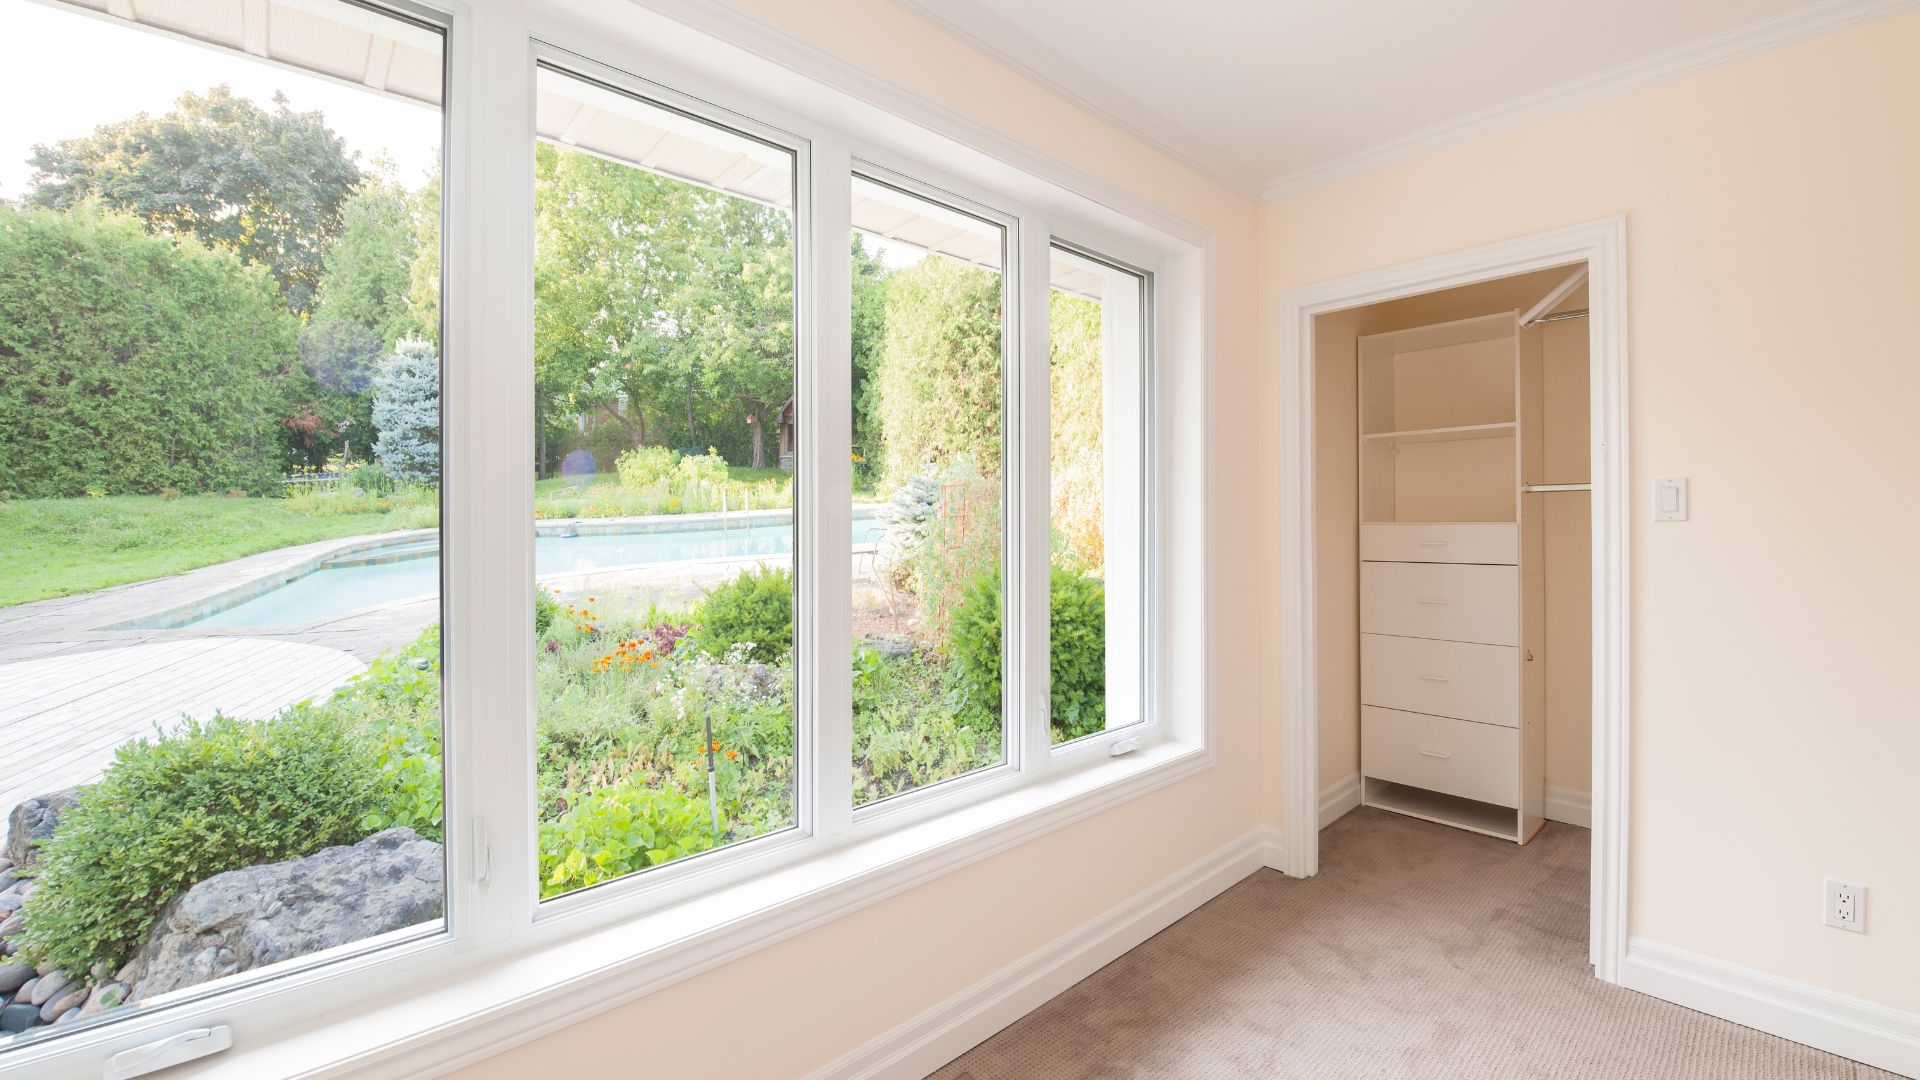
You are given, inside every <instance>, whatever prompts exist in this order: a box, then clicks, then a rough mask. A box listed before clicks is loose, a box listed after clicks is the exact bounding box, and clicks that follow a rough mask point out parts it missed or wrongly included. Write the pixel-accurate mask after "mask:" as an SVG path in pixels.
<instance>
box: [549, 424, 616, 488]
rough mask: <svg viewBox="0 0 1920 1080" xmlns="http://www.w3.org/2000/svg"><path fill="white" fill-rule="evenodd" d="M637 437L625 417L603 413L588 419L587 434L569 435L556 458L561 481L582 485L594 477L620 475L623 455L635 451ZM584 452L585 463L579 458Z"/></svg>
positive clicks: (584, 432)
mask: <svg viewBox="0 0 1920 1080" xmlns="http://www.w3.org/2000/svg"><path fill="white" fill-rule="evenodd" d="M635 435H636V428H635V426H634V425H632V424H629V423H628V422H627V421H626V418H625V417H620V416H609V415H607V414H606V413H604V412H603V413H598V414H595V415H593V416H591V417H589V419H588V421H587V429H586V430H585V431H582V432H578V433H574V434H569V435H568V436H567V438H566V440H565V441H563V442H561V443H560V449H559V453H558V455H557V456H558V457H559V460H560V466H559V468H560V473H561V477H562V479H563V480H565V481H567V482H571V483H579V482H580V481H581V480H583V479H586V478H590V477H594V476H600V475H617V468H618V464H619V461H620V455H622V454H625V453H626V452H627V451H629V450H632V449H634V442H633V440H634V438H635ZM549 449H551V448H549ZM582 450H584V451H586V452H587V460H585V461H582V460H581V459H580V458H579V457H578V456H576V455H577V454H578V453H579V451H582Z"/></svg>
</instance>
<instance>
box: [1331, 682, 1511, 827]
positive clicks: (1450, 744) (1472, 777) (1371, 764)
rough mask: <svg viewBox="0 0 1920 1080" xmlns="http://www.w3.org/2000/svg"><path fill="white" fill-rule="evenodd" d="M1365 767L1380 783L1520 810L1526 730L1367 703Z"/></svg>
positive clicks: (1363, 745) (1362, 764) (1362, 747)
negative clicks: (1523, 733) (1522, 736)
mask: <svg viewBox="0 0 1920 1080" xmlns="http://www.w3.org/2000/svg"><path fill="white" fill-rule="evenodd" d="M1360 769H1361V771H1362V772H1364V773H1366V774H1367V775H1368V776H1371V777H1373V778H1375V779H1377V780H1391V781H1392V782H1394V783H1396V784H1410V785H1412V786H1414V787H1417V788H1426V789H1427V790H1428V791H1439V792H1444V793H1446V794H1448V795H1458V796H1460V797H1461V798H1463V799H1477V800H1479V801H1480V802H1486V803H1493V804H1494V805H1496V806H1518V805H1519V795H1520V732H1518V731H1516V730H1515V729H1513V728H1508V727H1496V726H1494V725H1492V724H1476V723H1473V722H1472V721H1468V720H1452V719H1448V718H1447V717H1444V716H1424V715H1422V714H1420V713H1411V712H1399V711H1397V710H1394V709H1379V708H1374V707H1373V706H1370V705H1363V706H1361V708H1360Z"/></svg>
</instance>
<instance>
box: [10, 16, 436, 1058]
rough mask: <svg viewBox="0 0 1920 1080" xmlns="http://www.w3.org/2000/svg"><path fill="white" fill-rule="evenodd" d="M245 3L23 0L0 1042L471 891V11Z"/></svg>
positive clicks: (191, 993)
mask: <svg viewBox="0 0 1920 1080" xmlns="http://www.w3.org/2000/svg"><path fill="white" fill-rule="evenodd" d="M246 6H247V8H248V9H249V11H251V12H252V15H251V16H248V15H245V14H244V13H242V12H241V10H240V5H232V6H231V8H230V10H229V8H228V7H220V8H219V9H217V10H216V9H214V8H211V7H208V8H206V10H197V11H193V12H188V11H186V10H185V9H183V8H178V7H177V6H176V7H169V6H165V5H141V6H140V8H139V11H140V12H141V14H140V15H134V14H132V12H133V10H134V9H133V7H132V6H131V5H127V6H125V7H124V9H123V7H122V6H120V5H114V6H113V7H112V8H111V13H109V12H108V11H106V10H104V9H103V10H102V11H99V12H94V11H91V10H90V11H88V12H86V13H85V14H83V13H81V12H79V11H78V10H75V9H71V8H68V7H66V6H64V5H59V4H49V5H40V4H7V5H5V6H4V7H0V38H4V39H6V40H8V41H14V42H31V43H33V47H32V48H30V49H26V48H22V49H17V50H14V55H13V56H12V58H11V59H10V60H9V62H8V64H7V65H6V66H5V68H4V70H0V97H4V99H5V100H6V101H7V102H8V103H9V104H8V107H7V109H6V116H5V119H4V120H0V195H3V196H5V198H4V199H0V267H3V268H4V269H3V270H0V492H5V493H6V495H5V497H4V503H3V504H0V552H3V554H0V567H4V569H0V608H3V609H4V611H5V616H4V618H5V621H6V624H7V627H8V630H7V634H6V636H5V642H4V644H0V685H4V686H5V687H7V690H6V691H5V692H4V693H0V757H4V759H5V761H6V765H5V767H4V769H0V815H4V814H8V813H9V812H10V813H11V814H12V819H13V825H14V829H13V832H12V835H11V837H10V839H9V842H8V846H7V848H6V849H5V852H4V853H3V854H0V1048H4V1047H5V1046H6V1045H7V1043H8V1041H9V1040H14V1039H28V1038H33V1037H38V1036H43V1035H48V1034H54V1035H59V1034H65V1033H67V1032H71V1031H77V1030H82V1029H86V1028H90V1027H95V1026H98V1025H102V1024H106V1023H109V1022H112V1021H115V1020H118V1019H120V1018H123V1017H129V1016H139V1015H142V1014H145V1013H146V1012H147V1011H148V1009H149V1007H150V1006H158V1005H163V1004H167V1003H170V1002H178V1001H181V1000H186V999H192V998H194V997H196V996H199V995H202V994H204V993H205V992H208V991H211V990H215V989H220V988H227V987H231V986H233V985H235V984H237V983H243V982H246V981H249V980H257V979H260V978H263V977H266V976H269V975H277V974H285V973H286V972H287V971H288V970H290V969H297V968H302V967H305V966H307V964H308V962H309V961H318V960H320V959H322V958H323V956H324V957H325V958H338V957H340V956H342V955H344V954H349V953H352V952H355V951H357V950H360V949H362V948H363V947H365V946H368V945H371V944H373V943H375V942H378V941H392V940H395V939H398V938H406V937H418V936H420V935H422V934H424V933H429V932H431V931H434V930H437V929H438V928H439V927H440V926H441V919H442V916H443V912H444V908H445V886H444V881H445V871H444V864H445V857H444V854H443V848H442V841H443V838H444V833H445V831H446V829H445V822H444V820H443V813H442V779H441V770H440V760H441V752H440V748H441V743H442V717H441V676H442V667H441V635H440V616H441V595H440V594H441V587H440V582H441V573H440V558H439V554H440V537H441V533H440V506H441V501H440V491H439V489H440V472H441V458H442V446H441V438H440V409H441V396H440V386H441V381H442V373H443V368H446V369H451V370H453V371H455V372H456V373H457V370H458V367H459V364H458V360H457V358H454V359H453V360H452V361H451V362H446V363H443V358H442V356H441V351H440V338H441V334H440V319H441V315H440V303H439V300H440V296H439V266H440V216H441V210H440V186H441V185H440V177H439V168H440V151H441V127H442V119H441V112H440V106H441V99H442V53H443V38H442V35H441V33H440V32H439V31H438V30H436V29H433V28H431V27H428V26H424V25H421V24H417V23H415V22H413V21H410V20H406V19H401V18H396V17H391V16H388V15H385V14H381V13H377V12H374V11H372V10H370V9H366V8H362V7H358V6H354V5H351V4H347V3H341V2H334V0H301V2H299V3H285V2H280V0H266V2H262V3H260V4H258V5H251V4H250V5H246ZM203 7H204V6H203ZM149 8H152V10H151V11H150V10H149ZM249 17H251V18H256V19H267V20H269V22H270V25H271V32H270V33H256V31H261V30H263V29H264V27H263V26H262V25H261V24H258V23H254V24H248V23H247V22H246V19H247V18H249ZM243 41H244V42H245V43H246V48H245V49H243V48H241V47H240V43H242V42H243ZM369 56H378V57H379V58H380V63H379V64H378V65H377V67H368V66H367V64H366V59H367V58H368V57H369ZM348 67H352V68H353V70H354V75H353V78H352V79H350V80H344V79H342V78H340V75H341V74H342V73H343V71H344V70H345V69H347V68H348ZM28 103H31V104H28ZM456 377H457V374H456ZM16 808H17V809H16ZM46 1029H51V1030H50V1031H48V1030H46Z"/></svg>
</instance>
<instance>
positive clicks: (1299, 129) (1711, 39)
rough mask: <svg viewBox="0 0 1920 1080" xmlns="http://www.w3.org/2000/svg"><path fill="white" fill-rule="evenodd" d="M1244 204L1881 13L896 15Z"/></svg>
mask: <svg viewBox="0 0 1920 1080" xmlns="http://www.w3.org/2000/svg"><path fill="white" fill-rule="evenodd" d="M894 2H895V3H896V4H898V5H899V6H900V7H902V8H905V9H907V10H909V11H911V12H913V13H914V14H915V15H918V16H919V17H921V18H922V19H925V20H927V21H928V22H932V23H934V24H936V25H938V26H940V27H942V28H943V29H945V30H947V31H948V32H949V33H951V34H953V35H955V36H957V37H959V38H961V39H962V40H964V41H967V42H968V43H969V44H972V45H974V46H975V47H977V48H980V49H982V50H984V51H986V52H988V53H989V54H991V55H994V56H995V57H996V58H998V59H1000V60H1001V61H1002V62H1004V63H1007V64H1008V65H1009V66H1011V67H1013V68H1015V69H1016V70H1018V71H1020V72H1021V73H1023V74H1025V75H1027V76H1029V77H1030V78H1033V79H1035V80H1036V81H1038V82H1040V83H1042V84H1043V85H1046V86H1047V87H1048V88H1049V89H1051V90H1053V91H1055V92H1056V93H1060V94H1062V95H1064V96H1066V97H1068V98H1070V99H1072V100H1075V101H1076V102H1078V103H1079V104H1080V105H1082V106H1083V107H1086V108H1087V109H1089V110H1090V111H1092V112H1094V113H1095V114H1096V115H1099V116H1102V117H1103V118H1105V119H1107V120H1109V121H1112V122H1115V123H1117V124H1119V125H1120V126H1122V127H1125V128H1127V129H1129V130H1131V131H1132V132H1133V133H1134V134H1136V135H1139V136H1140V137H1142V138H1145V139H1146V140H1147V141H1149V142H1152V143H1155V144H1157V145H1159V146H1160V147H1161V148H1162V149H1165V150H1168V151H1171V152H1172V153H1174V154H1176V155H1178V156H1180V157H1182V158H1185V159H1186V160H1187V161H1189V162H1191V163H1192V164H1194V165H1196V166H1197V167H1199V168H1200V169H1202V170H1203V171H1204V172H1207V173H1209V174H1210V175H1213V176H1214V177H1216V178H1218V179H1220V180H1222V181H1224V182H1225V183H1227V184H1228V185H1229V186H1231V187H1233V188H1235V189H1236V190H1239V191H1241V192H1243V193H1245V194H1248V195H1250V196H1255V197H1258V196H1262V195H1265V196H1275V195H1280V194H1286V193H1288V192H1290V191H1295V190H1303V189H1305V188H1307V187H1312V186H1314V185H1316V184H1318V183H1325V182H1329V181H1331V180H1334V179H1339V178H1340V177H1342V176H1347V175H1353V174H1355V173H1358V172H1362V171H1365V170H1366V169H1368V168H1373V167H1377V166H1378V165H1381V164H1386V163H1387V162H1388V161H1391V160H1394V159H1396V158H1398V157H1406V156H1410V155H1411V154H1413V153H1417V152H1420V151H1422V150H1425V149H1431V148H1432V147H1433V146H1436V145H1444V144H1445V143H1447V142H1453V141H1459V140H1461V139H1464V138H1469V137H1472V136H1474V135H1477V134H1481V133H1483V132H1485V131H1488V130H1493V129H1494V128H1497V127H1501V126H1506V125H1507V124H1511V123H1515V122H1518V121H1521V120H1526V119H1531V118H1532V117H1534V116H1539V115H1545V114H1547V113H1550V112H1553V111H1558V110H1559V109H1562V108H1566V107H1570V106H1572V105H1578V104H1583V103H1585V102H1586V101H1592V100H1597V99H1599V98H1602V97H1606V96H1609V95H1611V94H1615V93H1619V92H1622V91H1625V90H1628V89H1631V88H1633V87H1635V86H1641V85H1645V84H1647V83H1649V82H1653V81H1657V80H1658V79H1661V78H1667V77H1672V76H1674V75H1679V74H1684V73H1686V72H1689V71H1696V70H1700V69H1701V68H1703V67H1708V66H1712V65H1714V64H1718V63H1723V62H1726V61H1729V60H1734V59H1739V58H1741V57H1745V56H1751V55H1755V54H1757V53H1759V52H1764V51H1767V50H1769V49H1773V48H1778V47H1780V46H1782V45H1786V44H1791V43H1793V42H1795V41H1800V40H1805V39H1807V38H1810V37H1814V36H1817V35H1819V34H1821V33H1827V32H1831V31H1834V30H1838V29H1841V28H1843V27H1845V26H1848V25H1854V24H1856V23H1859V22H1863V21H1866V20H1867V19H1869V18H1872V17H1876V16H1878V15H1884V14H1889V13H1891V12H1890V10H1889V9H1890V8H1894V7H1898V6H1902V5H1899V4H1889V3H1887V2H1885V0H1879V2H1875V0H1824V2H1820V3H1807V2H1806V0H1608V2H1606V3H1601V4H1595V3H1588V2H1579V3H1576V2H1574V0H1447V2H1445V3H1433V2H1423V0H1188V2H1185V3H1167V2H1166V0H1038V2H1036V0H894Z"/></svg>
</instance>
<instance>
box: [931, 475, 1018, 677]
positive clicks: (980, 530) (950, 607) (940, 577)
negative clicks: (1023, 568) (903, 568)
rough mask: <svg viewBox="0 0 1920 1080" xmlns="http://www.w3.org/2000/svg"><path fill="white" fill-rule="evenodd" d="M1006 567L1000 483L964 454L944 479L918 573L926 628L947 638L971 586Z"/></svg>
mask: <svg viewBox="0 0 1920 1080" xmlns="http://www.w3.org/2000/svg"><path fill="white" fill-rule="evenodd" d="M999 566H1000V484H999V483H998V482H997V481H994V480H990V479H988V478H987V477H985V476H982V475H981V474H980V472H979V470H977V469H975V468H974V466H973V462H972V461H971V460H970V459H968V458H966V457H961V458H959V459H957V460H955V461H954V462H953V463H952V464H951V465H949V466H947V468H946V470H945V471H944V473H943V474H942V479H941V482H940V505H939V509H938V511H937V512H935V513H934V515H933V517H932V518H931V519H930V520H929V521H928V522H927V525H926V530H925V541H924V544H923V547H922V549H921V552H920V555H919V558H918V560H917V565H916V569H915V574H914V578H915V580H914V587H915V588H916V589H918V590H919V593H920V620H921V627H922V628H923V629H924V630H925V632H926V633H927V635H928V636H930V637H931V638H933V640H934V641H936V642H940V643H943V644H944V643H945V642H946V640H947V637H948V635H949V634H950V632H951V628H952V624H953V620H954V618H955V613H956V612H957V611H958V609H959V607H960V604H961V601H962V598H963V597H964V596H965V594H966V592H967V590H968V588H969V587H970V586H971V585H972V584H973V583H974V582H976V581H978V580H979V579H980V576H981V575H982V574H985V573H988V572H993V573H998V572H999Z"/></svg>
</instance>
